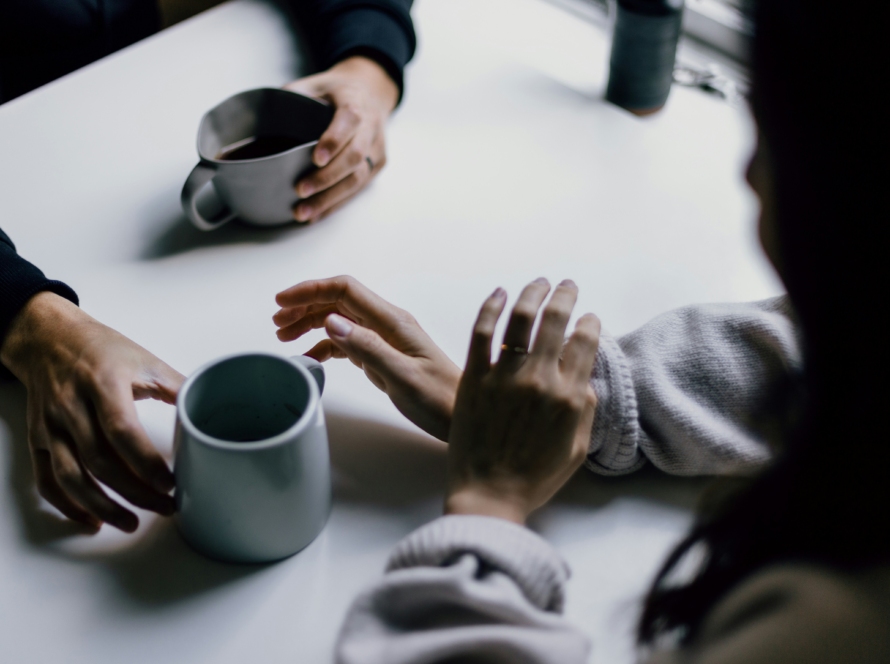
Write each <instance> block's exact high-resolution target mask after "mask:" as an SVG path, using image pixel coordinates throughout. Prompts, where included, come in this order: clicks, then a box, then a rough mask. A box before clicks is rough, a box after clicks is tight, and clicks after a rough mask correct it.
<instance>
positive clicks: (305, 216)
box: [295, 205, 312, 221]
mask: <svg viewBox="0 0 890 664" xmlns="http://www.w3.org/2000/svg"><path fill="white" fill-rule="evenodd" d="M295 216H296V217H297V221H309V219H310V217H312V206H311V205H298V206H297V214H296V215H295Z"/></svg>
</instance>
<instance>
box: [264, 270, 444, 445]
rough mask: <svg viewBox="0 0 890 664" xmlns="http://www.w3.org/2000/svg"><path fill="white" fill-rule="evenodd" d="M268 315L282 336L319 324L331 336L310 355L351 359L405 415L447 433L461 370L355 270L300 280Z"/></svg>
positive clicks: (437, 433) (295, 334)
mask: <svg viewBox="0 0 890 664" xmlns="http://www.w3.org/2000/svg"><path fill="white" fill-rule="evenodd" d="M275 301H276V302H277V303H278V304H279V305H280V306H281V310H280V311H279V312H278V313H276V314H275V316H274V318H273V320H274V322H275V324H276V325H277V326H278V327H279V330H278V338H279V339H281V340H282V341H293V340H294V339H299V338H300V337H301V336H303V335H304V334H306V333H307V332H308V331H309V330H313V329H318V328H321V327H324V328H325V330H326V331H327V333H328V337H330V338H329V339H325V340H324V341H321V342H319V343H318V344H316V345H315V347H314V348H312V349H311V350H310V351H309V352H308V353H306V354H307V355H309V356H310V357H314V358H315V359H316V360H318V361H319V362H324V361H325V360H327V359H330V358H332V357H337V358H343V357H347V358H349V359H350V360H351V361H352V363H353V364H355V365H356V366H357V367H359V368H361V369H363V370H364V372H365V374H366V375H367V376H368V378H370V379H371V382H372V383H374V385H376V386H377V387H379V388H380V389H381V390H383V391H384V392H386V394H387V395H388V396H389V398H390V399H391V400H392V402H393V404H395V406H396V408H398V409H399V411H401V413H402V414H403V415H405V417H407V418H408V419H409V420H411V421H412V422H414V423H415V424H416V425H417V426H419V427H420V428H421V429H423V430H424V431H426V432H427V433H429V434H430V435H432V436H435V437H436V438H439V439H440V440H448V429H449V427H450V426H451V411H452V409H453V408H454V395H455V393H456V391H457V384H458V382H459V381H460V369H458V368H457V365H455V364H454V362H452V361H451V360H450V359H449V358H448V356H447V355H445V353H444V352H442V349H440V348H439V347H438V346H437V345H436V344H435V343H433V340H432V339H430V337H429V335H428V334H427V333H426V332H424V331H423V329H421V327H420V325H418V324H417V321H416V320H414V318H413V317H412V316H411V315H410V314H409V313H408V312H407V311H403V310H402V309H399V308H398V307H396V306H393V305H392V304H390V303H389V302H387V301H386V300H384V299H382V298H380V297H379V296H377V295H375V294H374V293H372V292H371V291H370V290H368V289H367V288H365V287H364V286H362V285H361V284H360V283H359V282H357V281H356V280H355V279H353V278H352V277H334V278H333V279H322V280H317V281H304V282H303V283H300V284H297V285H296V286H292V287H291V288H288V289H287V290H285V291H282V292H281V293H279V294H278V295H277V296H276V298H275Z"/></svg>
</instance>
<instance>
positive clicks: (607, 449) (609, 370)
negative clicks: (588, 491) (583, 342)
mask: <svg viewBox="0 0 890 664" xmlns="http://www.w3.org/2000/svg"><path fill="white" fill-rule="evenodd" d="M590 384H591V386H592V387H593V391H594V392H595V393H596V398H597V405H596V415H595V416H594V420H593V430H592V431H591V433H590V447H589V448H588V452H587V461H586V462H585V465H586V466H587V467H588V468H589V469H590V470H592V471H593V472H595V473H597V474H599V475H624V474H626V473H630V472H633V471H635V470H637V469H638V468H640V467H641V466H642V465H643V464H645V463H646V457H645V456H643V454H642V452H641V451H640V447H639V439H640V423H639V411H638V409H637V395H636V391H635V390H634V383H633V376H632V374H631V371H630V363H629V362H628V361H627V357H626V356H625V355H624V351H622V350H621V347H620V346H619V345H618V341H617V340H616V339H615V338H614V337H612V336H610V335H608V334H605V333H603V334H602V335H601V336H600V344H599V349H598V350H597V353H596V363H595V364H594V366H593V376H592V377H591V379H590Z"/></svg>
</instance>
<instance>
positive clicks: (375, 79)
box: [329, 55, 399, 114]
mask: <svg viewBox="0 0 890 664" xmlns="http://www.w3.org/2000/svg"><path fill="white" fill-rule="evenodd" d="M329 71H332V72H337V73H342V74H344V75H346V76H349V77H351V78H357V79H359V80H361V81H362V82H363V83H364V84H365V87H366V88H367V89H368V90H369V91H370V92H371V94H372V95H373V96H374V98H375V99H377V100H378V102H379V103H380V105H381V106H382V107H383V108H384V109H385V110H386V113H387V114H388V113H391V112H392V110H393V109H394V108H395V107H396V104H397V103H398V101H399V86H398V85H396V82H395V81H393V80H392V78H390V75H389V74H388V73H386V70H385V69H384V68H383V67H381V66H380V65H379V64H378V63H377V62H376V61H374V60H372V59H371V58H368V57H365V56H364V55H353V56H350V57H348V58H346V59H345V60H341V61H340V62H338V63H337V64H335V65H334V66H333V67H331V68H330V70H329Z"/></svg>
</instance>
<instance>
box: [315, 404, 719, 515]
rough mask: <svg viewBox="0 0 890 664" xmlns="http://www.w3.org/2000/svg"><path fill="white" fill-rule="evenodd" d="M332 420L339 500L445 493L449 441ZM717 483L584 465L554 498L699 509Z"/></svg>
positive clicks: (411, 499) (400, 502)
mask: <svg viewBox="0 0 890 664" xmlns="http://www.w3.org/2000/svg"><path fill="white" fill-rule="evenodd" d="M327 422H328V435H329V439H330V445H331V462H332V464H333V467H334V477H335V479H334V496H335V499H336V500H338V501H347V502H353V503H374V504H380V505H386V506H408V505H412V504H415V503H418V502H421V501H423V500H428V499H430V498H436V497H438V496H442V495H443V494H444V490H445V470H446V465H445V464H446V455H447V450H448V446H447V445H446V444H445V443H442V442H440V441H437V440H435V439H433V438H430V437H429V436H426V435H425V434H422V433H420V432H417V431H410V430H407V429H402V428H399V427H395V426H392V425H388V424H383V423H380V422H373V421H369V420H364V419H361V418H356V417H352V416H349V415H344V414H342V413H337V412H328V413H327ZM711 481H712V480H711V479H710V478H685V477H675V476H671V475H666V474H665V473H663V472H661V471H659V470H658V469H656V468H655V467H654V466H651V465H647V466H645V467H643V468H642V469H641V470H639V471H637V472H635V473H632V474H631V475H626V476H621V477H603V476H600V475H595V474H593V473H592V472H590V471H588V470H586V469H581V470H579V471H578V472H577V473H576V474H575V476H574V477H573V478H572V480H571V481H570V482H569V483H568V484H567V485H566V486H565V488H563V490H562V491H560V492H559V493H558V494H557V496H556V497H555V498H554V500H555V501H556V502H558V503H561V504H564V505H577V506H587V507H590V508H591V509H597V508H601V507H604V506H606V505H608V504H609V503H610V502H612V501H614V500H617V499H620V498H638V499H641V500H648V501H652V502H657V503H662V504H665V505H669V506H672V507H677V508H681V509H686V510H694V509H695V508H696V507H697V505H698V500H699V496H700V495H701V492H702V490H703V489H704V487H706V486H707V485H709V484H710V483H711Z"/></svg>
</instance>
